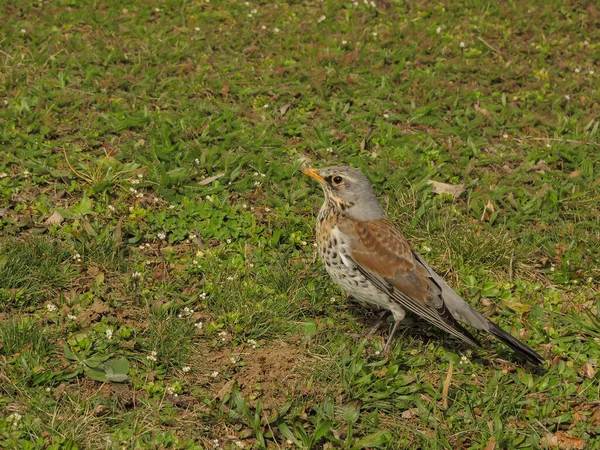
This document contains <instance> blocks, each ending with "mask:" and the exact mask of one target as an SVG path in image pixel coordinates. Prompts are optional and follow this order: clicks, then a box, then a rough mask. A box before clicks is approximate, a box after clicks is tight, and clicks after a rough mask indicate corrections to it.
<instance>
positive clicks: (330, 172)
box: [300, 166, 385, 220]
mask: <svg viewBox="0 0 600 450" xmlns="http://www.w3.org/2000/svg"><path fill="white" fill-rule="evenodd" d="M300 171H301V172H302V173H303V174H304V175H308V176H309V177H311V178H313V179H315V180H317V181H318V182H319V184H320V185H321V187H322V188H323V192H324V193H325V204H324V205H328V204H329V205H331V206H333V207H335V208H338V209H339V210H341V211H343V212H346V213H347V214H348V215H349V216H350V217H352V218H354V219H357V220H375V219H381V218H383V217H385V213H384V212H383V210H382V209H381V207H380V206H379V201H378V200H377V196H376V195H375V191H373V188H372V187H371V183H369V179H368V178H367V177H366V176H364V175H363V173H362V172H361V171H360V170H358V169H355V168H353V167H345V166H341V167H335V166H332V167H325V168H323V169H307V168H303V169H300Z"/></svg>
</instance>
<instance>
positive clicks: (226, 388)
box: [215, 379, 235, 399]
mask: <svg viewBox="0 0 600 450" xmlns="http://www.w3.org/2000/svg"><path fill="white" fill-rule="evenodd" d="M234 383H235V379H231V380H229V381H228V382H227V383H225V384H224V385H223V387H222V388H221V389H219V392H217V395H215V397H216V398H220V399H223V398H225V395H226V394H229V393H230V392H231V390H232V389H233V385H234Z"/></svg>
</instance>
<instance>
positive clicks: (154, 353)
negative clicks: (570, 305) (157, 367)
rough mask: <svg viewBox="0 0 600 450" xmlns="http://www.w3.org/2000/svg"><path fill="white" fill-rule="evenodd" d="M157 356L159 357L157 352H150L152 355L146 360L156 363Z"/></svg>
mask: <svg viewBox="0 0 600 450" xmlns="http://www.w3.org/2000/svg"><path fill="white" fill-rule="evenodd" d="M156 355H158V353H157V352H156V350H152V351H151V352H150V354H149V355H148V356H146V359H147V360H148V361H154V362H156Z"/></svg>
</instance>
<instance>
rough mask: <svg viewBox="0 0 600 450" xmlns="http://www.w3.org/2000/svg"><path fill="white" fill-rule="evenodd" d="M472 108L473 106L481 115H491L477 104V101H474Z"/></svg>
mask: <svg viewBox="0 0 600 450" xmlns="http://www.w3.org/2000/svg"><path fill="white" fill-rule="evenodd" d="M474 108H475V111H476V112H477V113H478V114H481V115H482V116H485V117H491V116H492V115H491V114H490V112H489V111H488V110H487V109H485V108H482V107H481V106H479V103H475V105H474Z"/></svg>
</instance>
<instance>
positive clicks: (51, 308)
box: [46, 303, 58, 312]
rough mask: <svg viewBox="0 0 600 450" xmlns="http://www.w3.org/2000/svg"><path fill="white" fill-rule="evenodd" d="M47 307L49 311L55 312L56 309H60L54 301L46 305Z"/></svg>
mask: <svg viewBox="0 0 600 450" xmlns="http://www.w3.org/2000/svg"><path fill="white" fill-rule="evenodd" d="M46 309H47V310H48V312H54V311H57V310H58V308H57V307H56V305H54V304H52V303H48V304H47V305H46Z"/></svg>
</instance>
